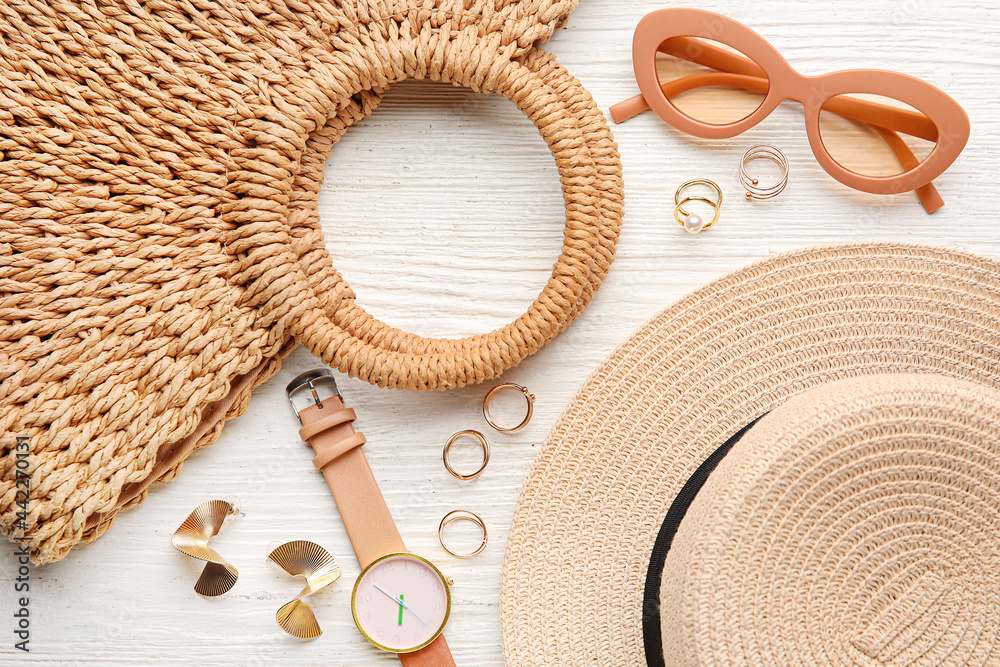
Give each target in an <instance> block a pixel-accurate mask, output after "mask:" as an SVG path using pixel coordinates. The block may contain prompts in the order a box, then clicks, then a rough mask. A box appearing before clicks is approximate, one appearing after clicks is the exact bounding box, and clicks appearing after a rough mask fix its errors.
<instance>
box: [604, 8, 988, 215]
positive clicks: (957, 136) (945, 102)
mask: <svg viewBox="0 0 1000 667" xmlns="http://www.w3.org/2000/svg"><path fill="white" fill-rule="evenodd" d="M680 37H695V38H702V39H710V40H714V41H716V42H721V43H723V44H725V45H727V46H729V47H732V48H735V49H737V50H739V51H740V52H741V53H742V54H743V56H745V58H742V60H745V59H746V58H749V59H750V60H751V61H753V62H752V63H748V64H749V65H751V66H752V65H754V64H755V65H756V68H759V69H760V70H762V71H763V73H764V76H765V77H766V80H767V86H768V87H767V93H766V94H765V96H764V100H763V101H762V102H761V104H760V106H759V107H757V109H756V110H755V111H754V112H753V113H751V114H750V115H749V116H747V117H746V118H744V119H742V120H739V121H736V122H734V123H729V124H725V125H712V124H708V123H702V122H699V121H697V120H695V119H693V118H691V117H690V116H688V115H686V114H684V113H683V112H681V111H680V110H679V109H678V108H677V107H676V106H674V104H673V103H672V102H671V101H670V100H669V99H668V98H667V96H666V94H665V93H664V92H663V89H662V88H661V83H660V80H659V76H658V74H657V70H656V54H657V53H658V52H659V50H660V47H661V45H663V44H664V43H665V42H667V41H668V40H671V39H675V38H680ZM734 55H735V54H734ZM632 64H633V67H634V69H635V79H636V83H638V84H639V90H640V91H641V93H642V98H643V100H644V102H645V104H646V105H648V106H649V108H651V109H652V110H653V111H654V112H655V113H656V114H657V115H658V116H659V117H660V118H662V119H663V120H664V121H666V122H667V123H669V124H670V125H672V126H674V127H675V128H677V129H678V130H681V131H682V132H686V133H687V134H691V135H694V136H696V137H703V138H706V139H726V138H730V137H735V136H736V135H738V134H741V133H743V132H746V131H747V130H749V129H750V128H752V127H754V126H755V125H757V124H758V123H760V122H761V121H762V120H764V118H766V117H767V116H768V115H770V113H771V112H772V111H774V109H775V108H776V107H777V106H778V105H779V104H780V103H781V102H783V101H785V100H795V101H797V102H800V103H801V104H802V105H803V107H805V121H806V133H807V135H808V137H809V144H810V146H811V147H812V151H813V154H814V155H815V156H816V160H817V161H818V162H819V163H820V165H821V166H822V167H823V169H825V170H826V171H827V173H829V174H830V175H831V176H833V177H834V178H835V179H837V180H838V181H840V182H841V183H843V184H844V185H847V186H849V187H852V188H855V189H857V190H861V191H864V192H871V193H874V194H895V193H901V192H909V191H911V190H916V189H918V188H920V187H922V186H925V185H927V184H929V183H930V182H931V181H933V180H934V179H935V178H937V177H938V176H940V175H941V174H942V173H943V172H944V171H945V170H946V169H947V168H948V167H949V166H950V165H951V164H952V163H953V162H954V161H955V159H956V158H957V157H958V156H959V154H961V152H962V149H963V148H965V144H966V142H967V141H968V138H969V129H970V127H969V117H968V115H967V114H966V113H965V111H964V110H963V109H962V107H961V106H960V105H959V104H958V102H956V101H955V100H954V99H952V98H951V97H950V96H948V95H947V94H946V93H945V92H944V91H942V90H940V89H938V88H936V87H934V86H932V85H931V84H929V83H927V82H926V81H922V80H920V79H917V78H914V77H911V76H908V75H906V74H901V73H899V72H891V71H887V70H875V69H855V70H842V71H839V72H833V73H831V74H823V75H819V76H806V75H804V74H800V73H799V72H797V71H795V70H794V69H793V68H792V66H791V65H790V64H789V63H788V61H787V60H785V58H784V57H783V56H782V55H781V54H780V53H778V51H777V49H775V48H774V47H773V46H772V45H771V44H770V43H769V42H768V41H767V40H766V39H764V38H763V37H761V36H760V35H759V34H757V33H756V32H754V31H753V30H751V29H750V28H748V27H747V26H745V25H743V24H741V23H738V22H737V21H734V20H733V19H730V18H728V17H726V16H722V15H721V14H716V13H715V12H709V11H705V10H700V9H678V8H670V9H660V10H657V11H654V12H652V13H650V14H647V15H646V16H644V17H643V18H642V20H641V21H639V25H638V26H636V29H635V38H634V40H633V42H632ZM756 68H755V69H756ZM850 94H873V95H881V96H884V97H891V98H893V99H896V100H899V101H900V102H904V103H906V104H908V105H910V106H911V107H913V108H914V109H917V110H919V111H920V112H921V113H922V114H923V115H924V116H926V117H927V119H929V120H930V121H931V122H932V123H933V124H934V125H935V126H936V128H937V142H936V145H935V147H934V149H933V150H932V151H931V153H930V155H928V156H927V158H926V159H924V160H923V161H922V162H920V163H919V164H917V165H916V166H914V167H912V168H910V169H908V170H906V171H904V172H903V173H902V174H899V175H896V176H864V175H862V174H859V173H857V172H854V171H851V170H849V169H846V168H845V167H843V166H841V165H840V164H839V163H838V162H837V161H836V160H835V159H834V158H833V156H831V155H830V153H829V151H828V150H827V149H826V146H825V145H824V143H823V139H822V136H821V134H820V112H821V111H822V109H823V107H824V105H825V104H826V103H827V101H829V100H830V99H831V98H833V97H835V96H837V95H850ZM630 102H631V101H630ZM626 104H628V102H626V103H622V106H623V107H624V106H625V105H626ZM616 106H618V105H616ZM630 106H631V109H630V110H631V111H632V112H637V111H640V110H642V109H636V108H635V105H634V104H632V105H630ZM872 106H875V107H882V108H883V109H884V110H890V113H892V112H893V111H894V109H893V108H892V107H888V106H886V105H881V104H878V103H875V104H874V105H872ZM626 113H627V112H626ZM909 113H912V112H909ZM617 115H622V114H621V113H620V112H619V114H617ZM632 115H634V113H633V114H632ZM612 116H613V117H614V116H616V113H615V110H614V109H612ZM627 117H629V115H624V118H627ZM616 121H617V118H616ZM886 125H891V123H889V122H887V123H886ZM886 129H888V130H892V129H893V128H892V127H891V126H890V127H887V128H886ZM904 169H905V165H904ZM943 203H944V202H943V201H942V202H941V204H943ZM925 206H926V203H925ZM929 210H930V209H929Z"/></svg>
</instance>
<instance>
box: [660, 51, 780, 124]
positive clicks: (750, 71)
mask: <svg viewBox="0 0 1000 667" xmlns="http://www.w3.org/2000/svg"><path fill="white" fill-rule="evenodd" d="M656 71H657V74H658V75H659V79H660V86H661V88H662V90H663V93H664V95H666V97H667V99H668V100H670V102H671V103H672V104H673V105H674V107H676V108H677V110H678V111H680V112H681V113H683V114H684V115H686V116H689V117H690V118H692V119H694V120H696V121H698V122H701V123H706V124H708V125H731V124H732V123H736V122H738V121H741V120H743V119H744V118H746V117H747V116H749V115H750V114H752V113H753V112H754V111H756V110H757V108H758V107H760V105H761V103H762V102H763V101H764V97H765V96H766V95H767V90H768V80H767V75H766V74H765V73H764V70H763V69H762V68H761V67H760V66H759V65H757V63H755V62H754V61H753V60H752V59H750V58H749V57H747V56H746V55H745V54H743V53H741V52H740V51H738V50H736V49H734V48H732V47H730V46H727V45H726V44H723V43H721V42H717V41H715V40H711V39H705V38H701V37H672V38H670V39H668V40H666V41H664V42H663V43H662V44H660V47H659V50H658V53H657V54H656Z"/></svg>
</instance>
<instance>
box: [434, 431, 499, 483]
mask: <svg viewBox="0 0 1000 667" xmlns="http://www.w3.org/2000/svg"><path fill="white" fill-rule="evenodd" d="M463 435H468V436H472V437H473V438H475V439H476V440H478V441H479V444H480V446H482V448H483V464H482V465H481V466H479V470H477V471H476V472H474V473H471V474H468V475H463V474H462V473H460V472H458V471H457V470H455V469H454V468H452V467H451V461H450V460H449V454H450V453H451V446H452V445H454V444H455V441H456V440H458V439H459V438H461V437H462V436H463ZM442 458H443V459H444V467H445V469H446V470H447V471H448V472H450V473H451V475H452V477H457V478H458V479H463V480H469V479H475V478H476V477H479V475H480V474H481V473H482V472H483V471H484V470H486V464H488V463H489V462H490V443H489V440H487V439H486V436H485V435H483V434H482V433H480V432H479V431H473V430H466V431H459V432H458V433H456V434H455V435H453V436H451V437H450V438H448V444H446V445H445V446H444V454H443V455H442Z"/></svg>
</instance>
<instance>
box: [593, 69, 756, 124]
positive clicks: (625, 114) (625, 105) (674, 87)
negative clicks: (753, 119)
mask: <svg viewBox="0 0 1000 667" xmlns="http://www.w3.org/2000/svg"><path fill="white" fill-rule="evenodd" d="M707 86H729V87H732V88H743V89H744V90H752V91H754V92H757V93H763V94H766V93H767V80H766V79H762V78H760V77H756V76H746V75H743V74H729V73H726V72H710V73H706V74H692V75H691V76H686V77H684V78H682V79H677V80H675V81H669V82H667V83H664V84H661V85H660V89H661V90H662V91H663V95H664V96H665V97H666V98H667V99H670V98H671V97H674V96H675V95H680V94H681V93H686V92H688V91H689V90H694V89H695V88H704V87H707ZM610 111H611V120H613V121H615V122H616V123H623V122H625V121H626V120H628V119H629V118H634V117H635V116H638V115H639V114H641V113H642V112H643V111H649V104H647V103H646V98H644V97H643V96H642V95H635V96H634V97H630V98H628V99H627V100H625V101H624V102H619V103H618V104H615V105H612V107H611V109H610Z"/></svg>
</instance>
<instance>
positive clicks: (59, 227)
mask: <svg viewBox="0 0 1000 667" xmlns="http://www.w3.org/2000/svg"><path fill="white" fill-rule="evenodd" d="M576 2H577V0H524V1H521V2H519V1H515V0H464V1H462V0H427V1H423V2H420V1H417V0H409V1H400V2H388V1H386V2H377V1H371V2H366V1H363V0H360V1H354V2H336V1H333V0H317V1H311V2H283V1H282V0H268V1H266V2H258V3H244V2H241V1H237V0H221V1H216V2H205V3H196V4H191V3H187V2H183V1H181V0H162V1H161V2H156V3H128V2H125V1H124V0H109V1H108V2H101V3H96V2H92V1H82V0H81V1H75V2H66V3H61V4H60V5H59V7H58V9H56V8H55V7H54V6H53V7H48V6H46V5H39V4H37V3H36V4H30V5H29V4H18V3H14V4H6V5H5V6H4V7H3V8H2V9H0V151H2V160H0V382H2V384H0V400H2V407H3V412H2V414H0V420H2V431H3V438H4V439H3V442H2V447H3V450H2V453H3V457H2V466H3V468H2V472H3V474H2V478H0V510H2V515H0V517H2V518H0V521H2V529H3V531H4V533H5V534H7V535H9V536H13V535H15V534H16V535H23V536H24V538H26V539H28V540H30V548H31V553H32V557H33V558H34V559H36V561H38V562H48V561H54V560H58V559H59V558H62V557H63V556H65V555H66V553H67V552H68V551H69V550H70V549H71V548H72V547H73V546H76V545H80V544H84V543H87V542H89V541H91V540H93V539H95V538H96V537H98V536H99V535H100V534H101V533H103V532H104V531H105V530H106V529H107V528H108V527H109V526H110V524H111V521H112V519H113V518H114V516H115V513H116V512H117V511H118V510H119V509H121V508H123V507H128V506H132V505H135V504H137V503H139V502H141V501H142V500H143V499H144V498H145V495H146V493H147V490H148V487H149V485H150V484H151V483H152V482H153V481H156V480H169V479H171V478H172V477H173V476H174V475H176V473H177V472H178V470H179V468H180V465H181V462H182V461H183V459H184V458H186V457H187V455H188V454H190V452H191V451H193V450H194V449H196V448H198V447H201V446H204V445H208V444H210V443H212V442H213V441H214V440H215V439H216V438H217V437H218V435H219V433H220V432H221V430H222V424H223V422H224V421H225V420H226V419H228V418H231V417H234V416H237V415H239V414H242V412H243V411H244V410H245V409H246V406H247V402H248V400H249V396H250V392H251V390H252V389H253V388H254V387H256V386H257V385H259V384H260V383H261V382H263V381H264V380H265V379H267V378H268V377H270V376H272V375H273V374H274V373H275V372H276V371H277V369H278V367H279V364H280V359H281V358H282V357H283V356H284V355H286V354H287V353H288V352H289V351H290V350H291V349H292V348H293V347H294V346H295V345H296V344H297V343H302V344H304V345H305V346H306V347H307V348H308V349H309V350H311V351H312V352H313V353H315V354H316V355H317V356H319V357H320V358H322V360H323V361H324V362H326V363H327V364H330V365H331V366H334V367H337V368H339V369H340V370H341V371H343V372H345V373H349V374H350V375H352V376H355V377H359V378H363V379H365V380H367V381H369V382H371V383H374V384H377V385H379V386H386V387H394V388H400V389H443V388H448V387H456V386H461V385H465V384H469V383H475V382H481V381H483V380H486V379H489V378H493V377H496V376H497V375H499V374H500V373H501V372H503V371H504V370H505V369H507V368H509V367H510V366H513V365H515V364H517V363H518V362H519V361H520V360H522V359H523V358H525V357H526V356H528V355H530V354H532V353H533V352H535V351H536V350H538V349H539V348H540V347H541V346H542V345H544V344H545V343H547V342H548V341H549V340H551V339H552V337H554V336H555V335H556V334H557V333H559V332H560V331H562V330H563V329H564V328H565V327H566V326H567V325H568V324H569V323H570V322H571V321H572V320H573V319H574V318H575V317H576V316H577V315H578V314H579V313H580V312H581V310H582V309H583V308H584V307H585V306H586V305H587V303H588V302H589V301H590V299H591V297H592V296H593V294H594V292H595V291H596V290H597V289H598V287H599V286H600V283H601V281H602V280H603V278H604V276H605V274H606V273H607V271H608V268H609V266H610V264H611V261H612V259H613V257H614V248H615V244H616V242H617V238H618V232H619V228H620V224H621V205H622V182H621V165H620V162H619V158H618V153H617V148H616V146H615V144H614V142H613V140H612V138H611V135H610V132H609V131H608V128H607V124H606V122H605V120H604V118H603V116H602V115H601V113H600V112H599V111H598V110H597V108H596V106H595V104H594V102H593V100H592V98H591V97H590V95H589V94H588V93H587V92H586V90H584V89H583V88H582V87H581V85H580V84H579V82H578V81H577V80H576V79H575V78H573V77H572V76H571V75H570V74H569V73H568V72H567V71H566V70H565V69H563V68H562V67H561V66H560V65H559V64H558V63H556V62H555V60H554V59H553V58H552V56H551V55H549V54H548V53H546V52H545V51H543V50H541V49H540V48H539V45H540V44H542V43H544V42H545V41H546V40H547V39H548V38H549V37H550V36H551V35H552V33H553V31H554V30H555V29H556V28H557V27H558V26H559V25H560V24H561V23H562V22H564V21H565V19H566V17H567V15H568V13H569V12H570V11H571V10H572V9H573V7H574V6H575V5H576ZM407 78H420V79H431V80H435V81H450V82H452V83H454V84H455V85H459V86H466V87H468V88H471V89H473V90H476V91H482V92H493V93H499V94H501V95H504V96H505V97H507V98H508V99H510V100H511V101H512V102H513V103H514V104H516V105H517V107H518V108H519V109H520V110H521V111H522V112H523V113H525V114H526V115H527V116H528V117H529V118H531V119H532V121H533V122H534V123H535V124H536V125H537V126H538V128H539V131H540V133H541V135H542V137H543V138H544V140H545V141H546V143H547V144H548V146H549V147H550V149H551V151H552V153H553V155H554V157H555V160H556V163H557V167H558V170H559V174H560V177H561V182H562V188H563V192H564V197H565V201H566V211H567V214H566V231H565V237H564V244H563V253H562V255H561V257H559V259H558V261H557V262H556V263H555V266H554V268H553V272H552V277H551V279H550V280H549V282H548V284H547V285H546V286H545V287H544V289H543V290H542V292H541V294H540V295H539V297H538V298H537V300H536V301H535V302H534V304H532V306H531V307H530V308H529V310H528V311H527V312H526V313H525V314H524V315H522V316H521V317H520V318H518V319H517V320H516V321H514V322H513V323H511V324H509V325H507V326H506V327H503V328H502V329H499V330H497V331H494V332H491V333H489V334H485V335H481V336H474V337H470V338H466V339H461V340H443V339H425V338H421V337H418V336H414V335H410V334H407V333H404V332H401V331H398V330H395V329H393V328H391V327H388V326H386V325H385V324H383V323H381V322H378V321H376V320H374V319H373V318H371V317H370V316H369V315H368V314H367V313H366V312H365V311H364V310H363V309H362V308H361V307H360V306H358V305H357V304H356V303H355V301H354V294H353V292H352V291H351V289H350V287H349V286H348V285H347V283H346V282H344V280H343V279H342V278H341V277H340V275H339V274H338V273H337V271H336V270H335V269H334V268H333V266H332V264H331V260H330V257H329V255H328V254H327V251H326V248H325V246H324V242H323V237H322V234H321V230H320V225H319V218H318V214H317V209H316V203H317V195H318V191H319V187H320V184H321V182H322V177H323V166H324V162H325V160H326V158H327V157H328V156H329V154H330V151H331V148H332V145H333V144H334V143H335V142H336V141H337V140H338V139H339V138H340V137H341V136H342V135H343V134H344V132H345V131H346V130H347V129H348V128H349V127H350V126H351V124H352V123H354V122H356V121H357V120H359V119H360V118H362V117H364V116H365V115H366V114H368V113H370V112H371V111H372V110H373V109H374V108H375V107H376V106H377V104H378V102H379V100H380V99H381V96H382V94H383V93H384V92H385V90H386V89H387V88H388V87H389V86H390V85H391V84H392V83H394V82H397V81H400V80H403V79H407ZM15 436H24V437H25V438H26V440H25V442H26V443H27V447H28V448H29V449H30V457H27V459H26V460H27V461H28V463H29V464H30V465H29V466H28V469H27V472H26V474H25V475H22V477H27V479H28V480H29V481H25V482H23V483H22V485H21V487H19V486H18V479H17V477H18V474H17V472H18V470H17V465H18V460H19V459H18V458H17V452H16V451H15V450H16V449H17V447H16V444H15ZM19 488H20V491H21V495H19ZM29 488H30V495H29V497H28V498H27V499H25V498H24V496H23V491H24V490H25V489H29ZM19 501H20V502H19ZM25 501H26V502H25ZM19 508H20V509H22V510H23V509H25V508H27V509H26V512H24V513H22V514H21V515H20V516H19V515H18V514H17V510H18V509H19Z"/></svg>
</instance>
